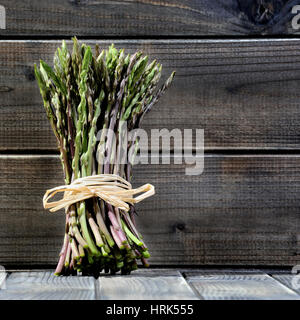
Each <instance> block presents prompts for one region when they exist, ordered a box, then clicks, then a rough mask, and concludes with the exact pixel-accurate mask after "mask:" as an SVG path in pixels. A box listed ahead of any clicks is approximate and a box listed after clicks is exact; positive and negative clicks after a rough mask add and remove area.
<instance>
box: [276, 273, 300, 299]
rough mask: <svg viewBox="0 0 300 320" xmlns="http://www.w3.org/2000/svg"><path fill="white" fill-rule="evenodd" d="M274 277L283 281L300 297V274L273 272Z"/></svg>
mask: <svg viewBox="0 0 300 320" xmlns="http://www.w3.org/2000/svg"><path fill="white" fill-rule="evenodd" d="M271 276H272V277H273V278H274V279H276V280H277V281H279V282H281V283H282V284H283V285H285V286H287V287H288V288H290V289H291V290H293V291H295V292H297V293H298V294H299V298H300V275H299V274H298V275H296V274H291V273H289V274H283V273H279V274H278V273H273V274H272V275H271Z"/></svg>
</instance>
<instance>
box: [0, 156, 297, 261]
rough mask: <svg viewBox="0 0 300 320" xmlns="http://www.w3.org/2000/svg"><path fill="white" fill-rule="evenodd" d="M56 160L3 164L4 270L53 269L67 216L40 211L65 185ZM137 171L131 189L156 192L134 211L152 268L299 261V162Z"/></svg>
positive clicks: (224, 160)
mask: <svg viewBox="0 0 300 320" xmlns="http://www.w3.org/2000/svg"><path fill="white" fill-rule="evenodd" d="M60 166H61V165H60V162H59V159H58V157H57V156H1V157H0V172H1V175H0V242H1V246H0V264H5V265H13V264H15V265H16V264H17V265H18V266H19V267H20V266H22V265H30V264H34V265H43V264H54V263H55V262H56V260H57V255H58V253H59V250H60V246H61V242H62V239H63V232H64V214H63V213H61V212H58V213H49V212H46V211H45V210H43V208H42V196H43V193H44V191H45V190H46V189H48V188H51V187H54V186H57V185H60V184H62V182H63V181H62V173H61V167H60ZM184 168H185V165H139V166H136V168H135V170H134V177H135V178H134V185H135V186H139V185H142V184H144V183H146V182H149V183H152V184H153V185H155V187H156V193H157V194H156V196H155V197H153V198H151V199H147V200H145V201H144V202H143V203H141V204H139V205H138V206H137V210H138V212H139V216H138V219H137V220H138V225H139V230H140V231H141V232H142V234H143V235H144V237H145V241H146V243H147V245H148V246H149V248H150V251H151V253H152V258H151V260H150V261H151V263H152V264H153V265H178V264H180V265H214V264H216V265H240V266H241V265H281V266H284V265H285V266H292V265H295V264H297V263H299V262H300V256H299V255H297V254H296V253H297V250H298V247H297V246H298V242H297V236H298V235H299V192H300V156H296V155H295V156H255V155H253V156H238V155H235V156H223V155H219V156H212V155H207V157H206V158H205V168H204V173H203V174H202V175H200V176H186V175H185V170H184Z"/></svg>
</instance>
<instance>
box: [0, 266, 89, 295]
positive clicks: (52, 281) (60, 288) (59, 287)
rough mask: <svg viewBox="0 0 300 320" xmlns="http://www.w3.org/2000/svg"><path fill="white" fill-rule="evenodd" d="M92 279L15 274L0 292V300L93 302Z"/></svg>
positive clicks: (50, 273)
mask: <svg viewBox="0 0 300 320" xmlns="http://www.w3.org/2000/svg"><path fill="white" fill-rule="evenodd" d="M94 299H95V279H94V278H92V277H57V276H54V275H53V273H52V272H36V271H32V272H16V273H12V274H11V275H10V276H9V277H8V279H7V281H6V289H5V290H1V291H0V300H94Z"/></svg>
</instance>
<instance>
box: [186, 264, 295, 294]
mask: <svg viewBox="0 0 300 320" xmlns="http://www.w3.org/2000/svg"><path fill="white" fill-rule="evenodd" d="M187 282H188V283H189V285H191V286H193V287H194V288H195V289H196V290H197V291H198V292H199V294H200V296H201V297H203V298H204V299H205V300H300V296H299V295H297V294H296V293H295V292H294V291H292V290H290V289H289V288H288V287H285V286H284V285H283V284H281V283H280V282H278V281H276V280H275V279H273V278H272V277H270V276H268V275H267V274H260V273H258V274H255V273H249V272H246V273H243V272H230V273H227V272H226V270H224V271H219V272H215V273H212V272H209V271H207V272H201V271H200V272H199V273H197V272H196V273H193V274H192V275H191V276H189V275H188V276H187Z"/></svg>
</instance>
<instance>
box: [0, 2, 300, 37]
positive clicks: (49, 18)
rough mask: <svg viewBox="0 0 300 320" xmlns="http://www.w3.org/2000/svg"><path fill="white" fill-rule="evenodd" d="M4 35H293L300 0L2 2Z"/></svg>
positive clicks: (2, 31) (2, 32)
mask: <svg viewBox="0 0 300 320" xmlns="http://www.w3.org/2000/svg"><path fill="white" fill-rule="evenodd" d="M1 4H2V5H4V7H5V8H6V12H7V23H6V30H1V34H2V35H6V36H8V35H30V36H32V35H39V36H42V35H55V36H73V35H78V36H90V37H91V36H92V37H103V36H119V37H120V36H122V37H128V36H156V37H157V36H212V35H238V36H240V35H249V34H262V35H265V34H286V33H294V32H295V30H293V29H292V27H291V19H292V17H293V15H292V13H291V8H292V7H293V6H294V5H295V4H299V1H297V0H265V1H258V0H226V1H225V2H224V1H219V0H189V1H184V2H182V1H179V0H166V1H155V0H130V1H110V0H52V1H51V2H49V1H46V0H42V1H41V0H23V1H22V2H20V1H17V0H2V1H1Z"/></svg>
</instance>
